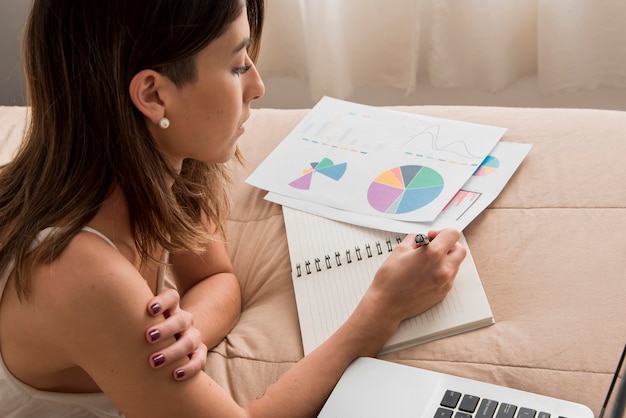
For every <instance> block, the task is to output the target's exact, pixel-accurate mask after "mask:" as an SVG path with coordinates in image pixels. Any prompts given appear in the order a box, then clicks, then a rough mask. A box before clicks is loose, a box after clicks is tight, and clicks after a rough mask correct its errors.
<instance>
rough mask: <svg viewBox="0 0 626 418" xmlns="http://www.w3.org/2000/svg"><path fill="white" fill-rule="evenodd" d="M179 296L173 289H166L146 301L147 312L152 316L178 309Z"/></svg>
mask: <svg viewBox="0 0 626 418" xmlns="http://www.w3.org/2000/svg"><path fill="white" fill-rule="evenodd" d="M179 302H180V295H179V294H178V292H177V291H176V290H174V289H166V290H164V291H163V292H161V293H159V294H158V295H156V296H155V297H153V298H152V299H150V300H149V301H148V312H149V313H150V315H152V316H156V315H159V314H163V313H165V312H170V311H171V310H174V309H176V308H178V304H179Z"/></svg>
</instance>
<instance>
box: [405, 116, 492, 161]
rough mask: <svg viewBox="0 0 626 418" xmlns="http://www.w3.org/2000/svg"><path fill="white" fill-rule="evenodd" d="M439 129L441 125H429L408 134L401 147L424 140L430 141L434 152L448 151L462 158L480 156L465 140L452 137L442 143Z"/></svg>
mask: <svg viewBox="0 0 626 418" xmlns="http://www.w3.org/2000/svg"><path fill="white" fill-rule="evenodd" d="M440 131H441V125H439V124H434V125H429V126H427V127H426V128H424V129H422V130H421V131H420V132H418V133H416V134H413V135H411V136H409V138H408V139H407V140H406V141H405V142H404V143H403V144H402V147H403V148H406V147H408V146H410V145H414V144H416V143H418V144H419V142H420V141H423V140H426V141H429V142H430V148H431V150H432V151H435V152H448V153H452V154H455V155H458V156H460V157H464V158H472V159H475V158H481V156H480V155H477V154H475V153H473V152H472V151H470V148H469V146H468V144H467V142H466V141H465V140H462V139H453V140H448V141H445V143H444V140H443V139H442V138H441V135H440ZM420 145H421V144H420Z"/></svg>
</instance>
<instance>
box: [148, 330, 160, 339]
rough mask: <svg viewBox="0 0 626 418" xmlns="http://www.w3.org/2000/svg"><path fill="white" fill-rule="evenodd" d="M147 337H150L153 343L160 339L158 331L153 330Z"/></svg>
mask: <svg viewBox="0 0 626 418" xmlns="http://www.w3.org/2000/svg"><path fill="white" fill-rule="evenodd" d="M148 335H149V336H150V341H152V342H154V341H156V340H158V339H159V338H161V331H159V330H158V329H153V330H152V331H150V332H149V333H148Z"/></svg>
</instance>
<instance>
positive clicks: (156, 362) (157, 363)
mask: <svg viewBox="0 0 626 418" xmlns="http://www.w3.org/2000/svg"><path fill="white" fill-rule="evenodd" d="M163 363H165V356H164V355H163V354H157V355H156V356H154V357H152V364H154V367H159V366H160V365H161V364H163Z"/></svg>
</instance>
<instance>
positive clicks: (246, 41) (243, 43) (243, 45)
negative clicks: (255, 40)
mask: <svg viewBox="0 0 626 418" xmlns="http://www.w3.org/2000/svg"><path fill="white" fill-rule="evenodd" d="M251 43H252V39H250V38H246V39H244V40H243V41H241V42H240V43H239V45H237V47H236V48H235V49H234V51H233V52H235V53H236V52H239V51H241V50H242V49H244V48H246V47H247V46H248V45H250V44H251Z"/></svg>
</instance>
